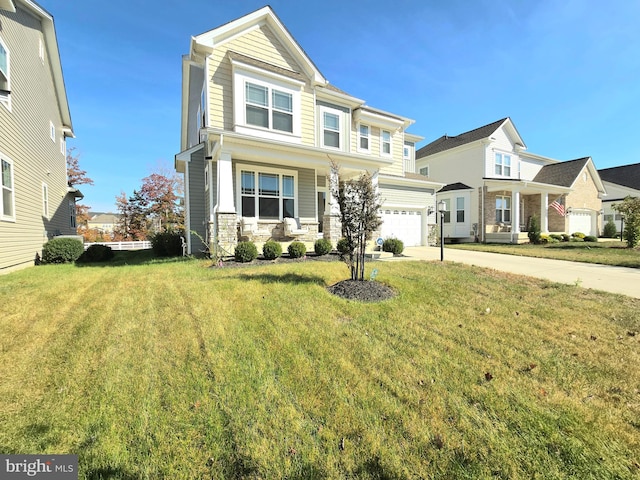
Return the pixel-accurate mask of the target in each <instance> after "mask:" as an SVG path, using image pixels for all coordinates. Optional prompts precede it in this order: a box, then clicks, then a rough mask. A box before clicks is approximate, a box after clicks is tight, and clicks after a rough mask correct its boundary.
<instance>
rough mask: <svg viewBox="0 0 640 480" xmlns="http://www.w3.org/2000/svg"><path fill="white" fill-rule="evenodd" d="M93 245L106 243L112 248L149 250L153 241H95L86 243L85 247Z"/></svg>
mask: <svg viewBox="0 0 640 480" xmlns="http://www.w3.org/2000/svg"><path fill="white" fill-rule="evenodd" d="M91 245H106V246H107V247H111V250H148V249H150V248H151V242H150V241H149V240H143V241H138V242H93V243H85V244H84V249H85V250H86V249H87V248H89V247H90V246H91Z"/></svg>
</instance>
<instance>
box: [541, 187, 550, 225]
mask: <svg viewBox="0 0 640 480" xmlns="http://www.w3.org/2000/svg"><path fill="white" fill-rule="evenodd" d="M540 232H541V233H549V194H548V193H546V192H545V193H542V194H540Z"/></svg>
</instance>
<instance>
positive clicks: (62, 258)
mask: <svg viewBox="0 0 640 480" xmlns="http://www.w3.org/2000/svg"><path fill="white" fill-rule="evenodd" d="M83 253H84V245H83V244H82V242H81V241H80V240H77V239H75V238H54V239H53V240H49V241H48V242H47V243H45V244H44V245H43V246H42V263H71V262H75V261H76V260H77V259H78V258H80V255H82V254H83Z"/></svg>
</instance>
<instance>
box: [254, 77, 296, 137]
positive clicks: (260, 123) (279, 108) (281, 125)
mask: <svg viewBox="0 0 640 480" xmlns="http://www.w3.org/2000/svg"><path fill="white" fill-rule="evenodd" d="M245 89H246V97H245V102H246V107H245V108H246V121H247V124H248V125H253V126H256V127H263V128H268V129H271V130H279V131H281V132H289V133H293V95H292V94H291V93H288V92H284V91H280V90H276V89H275V88H270V87H267V86H264V85H257V84H254V83H250V82H246V84H245ZM270 94H271V95H270Z"/></svg>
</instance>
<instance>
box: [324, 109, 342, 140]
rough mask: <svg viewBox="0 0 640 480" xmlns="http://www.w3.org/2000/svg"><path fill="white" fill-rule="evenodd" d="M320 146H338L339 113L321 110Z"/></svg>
mask: <svg viewBox="0 0 640 480" xmlns="http://www.w3.org/2000/svg"><path fill="white" fill-rule="evenodd" d="M322 146H324V147H331V148H340V115H339V114H338V113H333V112H328V111H324V112H322Z"/></svg>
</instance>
